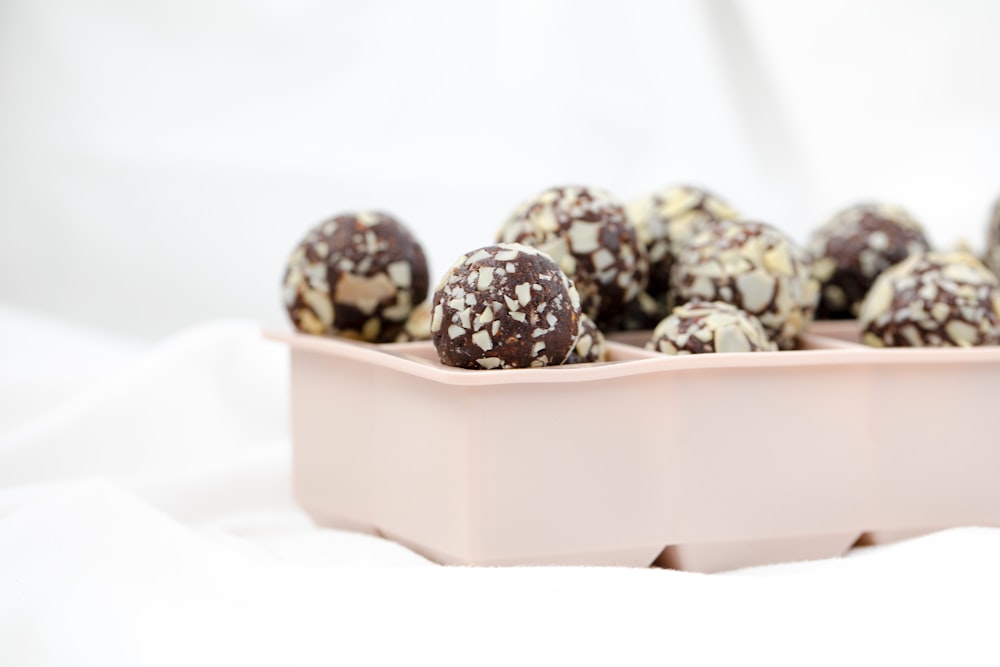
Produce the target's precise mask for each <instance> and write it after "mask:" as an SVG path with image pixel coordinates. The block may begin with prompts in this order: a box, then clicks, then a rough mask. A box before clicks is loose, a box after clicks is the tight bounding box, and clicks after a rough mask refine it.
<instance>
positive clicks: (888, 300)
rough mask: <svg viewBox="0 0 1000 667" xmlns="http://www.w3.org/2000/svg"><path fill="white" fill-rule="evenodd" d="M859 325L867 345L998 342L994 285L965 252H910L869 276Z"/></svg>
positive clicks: (999, 303)
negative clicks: (871, 278)
mask: <svg viewBox="0 0 1000 667" xmlns="http://www.w3.org/2000/svg"><path fill="white" fill-rule="evenodd" d="M859 324H860V326H861V331H862V339H863V340H864V342H865V343H866V344H868V345H871V346H873V347H894V346H904V347H970V346H972V345H998V344H1000V287H998V281H997V278H996V276H994V275H993V273H991V272H990V270H989V269H987V268H986V267H985V266H984V265H983V264H982V262H980V261H979V260H978V259H976V258H975V257H974V256H973V255H971V254H969V253H966V252H930V253H927V254H924V255H913V256H911V257H909V258H907V259H905V260H903V261H902V262H901V263H899V264H896V265H895V266H893V267H890V268H889V269H887V270H886V271H884V272H882V275H880V276H879V277H878V278H877V279H876V280H875V284H874V285H873V286H872V288H871V290H870V291H869V292H868V296H866V297H865V300H864V301H863V302H862V304H861V314H860V317H859Z"/></svg>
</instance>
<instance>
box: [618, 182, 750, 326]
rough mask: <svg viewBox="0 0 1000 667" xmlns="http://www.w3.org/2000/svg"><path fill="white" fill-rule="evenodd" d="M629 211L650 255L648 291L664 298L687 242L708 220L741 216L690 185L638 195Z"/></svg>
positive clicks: (721, 202)
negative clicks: (673, 269) (671, 273)
mask: <svg viewBox="0 0 1000 667" xmlns="http://www.w3.org/2000/svg"><path fill="white" fill-rule="evenodd" d="M628 214H629V217H630V218H631V220H632V223H633V224H634V225H635V228H636V233H637V234H638V236H639V241H640V242H641V243H642V244H643V246H645V248H646V252H647V254H648V256H649V287H648V288H647V291H648V292H649V294H650V295H651V296H652V297H654V298H656V299H658V300H660V301H661V302H662V301H663V299H662V298H661V297H662V295H664V294H666V293H667V292H668V291H669V290H670V268H671V266H672V265H673V263H674V258H675V257H676V256H677V254H678V253H679V252H680V249H681V247H682V246H683V245H684V242H685V241H687V239H689V238H691V237H692V236H693V235H694V234H695V233H696V232H698V231H701V229H702V228H703V227H704V226H705V225H707V224H711V223H714V222H718V221H719V220H736V219H737V218H738V214H737V213H736V211H735V210H734V209H733V208H732V207H731V206H730V205H729V204H727V203H726V202H725V201H723V200H722V199H720V198H719V197H717V196H715V195H714V194H712V193H711V192H708V191H707V190H703V189H701V188H696V187H692V186H690V185H672V186H670V187H666V188H663V189H661V190H657V191H656V192H654V193H653V194H651V195H648V196H646V197H642V198H640V199H637V200H635V201H633V202H632V203H631V204H629V207H628ZM666 313H669V310H667V311H666V312H665V313H664V314H666Z"/></svg>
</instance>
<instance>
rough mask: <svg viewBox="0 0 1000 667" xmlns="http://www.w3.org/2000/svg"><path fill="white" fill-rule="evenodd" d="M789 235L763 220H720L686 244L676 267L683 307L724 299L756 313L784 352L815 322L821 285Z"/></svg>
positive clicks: (676, 287)
mask: <svg viewBox="0 0 1000 667" xmlns="http://www.w3.org/2000/svg"><path fill="white" fill-rule="evenodd" d="M809 270H810V264H809V261H808V259H807V257H806V255H805V253H804V251H802V250H801V249H799V247H798V246H796V245H795V244H794V243H793V242H792V241H791V240H790V239H789V238H788V237H787V236H785V235H784V234H783V233H782V232H780V231H778V230H777V229H775V228H774V227H772V226H770V225H766V224H764V223H760V222H734V221H731V220H721V221H719V222H717V223H716V224H714V225H711V226H709V227H706V228H705V229H703V230H702V231H701V232H699V233H698V234H695V235H694V236H693V237H692V238H691V239H689V240H688V242H687V243H686V244H684V247H683V249H682V250H681V252H680V255H678V257H677V262H676V263H675V264H674V268H673V276H672V277H673V283H674V287H675V296H676V299H677V301H678V302H679V303H683V302H686V301H692V300H694V299H700V300H702V301H723V302H725V303H731V304H733V305H734V306H736V307H737V308H741V309H743V310H745V311H746V312H748V313H750V314H752V315H755V316H756V317H757V319H759V320H760V322H761V324H763V325H764V329H765V330H766V331H767V333H768V336H769V337H770V338H771V339H772V340H773V341H774V342H775V343H777V344H778V346H779V347H780V348H782V349H790V348H792V347H794V346H795V338H796V337H797V336H798V335H799V334H800V333H802V331H803V330H804V329H805V328H806V327H807V326H808V325H809V323H810V322H811V321H812V317H813V313H814V312H815V309H816V302H817V300H818V299H819V285H818V283H817V282H816V280H815V279H813V278H812V276H811V275H810V272H809Z"/></svg>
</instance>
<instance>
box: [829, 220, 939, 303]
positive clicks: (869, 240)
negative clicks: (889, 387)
mask: <svg viewBox="0 0 1000 667" xmlns="http://www.w3.org/2000/svg"><path fill="white" fill-rule="evenodd" d="M928 250H930V244H928V243H927V238H926V237H925V236H924V230H923V227H921V226H920V223H918V222H917V221H916V220H914V219H913V218H912V217H911V216H910V214H909V213H907V212H906V211H905V210H903V209H902V208H900V207H898V206H890V205H887V204H859V205H857V206H852V207H850V208H847V209H844V210H843V211H840V212H839V213H837V214H836V215H835V216H833V218H831V219H830V220H829V221H828V222H827V223H826V224H825V225H823V226H822V227H821V228H820V229H819V230H817V231H816V233H815V234H814V235H813V237H812V239H811V241H810V243H809V252H810V254H811V255H812V257H813V275H814V276H815V277H816V279H817V280H819V282H820V303H819V307H818V308H817V317H819V318H821V319H844V318H852V317H857V315H858V309H859V308H860V307H861V301H862V299H864V298H865V294H867V293H868V290H869V289H871V286H872V283H874V282H875V278H877V277H878V274H880V273H882V271H885V270H886V269H887V268H889V267H890V266H892V265H893V264H897V263H899V262H901V261H903V260H904V259H906V258H907V257H909V256H910V255H914V254H916V253H921V252H927V251H928Z"/></svg>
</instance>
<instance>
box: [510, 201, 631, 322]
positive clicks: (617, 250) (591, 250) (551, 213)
mask: <svg viewBox="0 0 1000 667" xmlns="http://www.w3.org/2000/svg"><path fill="white" fill-rule="evenodd" d="M497 238H498V240H499V241H501V242H503V243H523V244H525V245H530V246H534V247H536V248H538V249H539V250H542V251H543V252H545V253H547V254H548V255H550V256H551V257H552V258H553V259H554V260H556V262H557V263H558V264H559V266H560V267H561V268H562V270H563V271H564V272H565V273H566V275H567V276H569V278H570V279H571V280H572V281H573V283H574V284H575V285H576V287H577V289H578V290H579V291H580V299H581V301H582V303H583V309H584V312H586V313H587V314H588V315H589V316H590V317H591V318H592V319H593V320H594V321H595V322H596V323H597V324H598V325H599V326H605V324H606V323H609V322H612V321H613V320H615V319H616V318H618V317H620V316H621V314H622V312H623V311H624V310H625V308H626V304H627V303H628V302H630V301H632V300H633V299H635V298H636V296H637V295H638V294H639V292H640V291H642V290H643V288H645V286H646V280H647V275H648V271H649V268H648V262H647V260H646V253H645V249H644V248H642V247H641V246H640V245H639V242H638V239H637V238H636V231H635V228H634V227H633V226H632V224H631V223H630V222H629V220H628V218H627V217H626V215H625V209H624V208H623V207H622V205H621V204H620V203H619V202H618V201H617V200H616V199H614V198H613V197H612V196H611V195H609V194H608V193H607V192H604V191H603V190H597V189H593V188H585V187H560V188H551V189H549V190H546V191H545V192H543V193H541V194H540V195H538V196H537V197H534V198H533V199H530V200H528V201H527V202H524V203H523V204H522V205H521V206H520V207H519V208H518V209H517V210H516V211H515V212H514V213H513V214H512V215H511V217H510V218H509V219H508V220H507V222H506V223H504V225H503V226H502V227H501V229H500V232H499V233H498V235H497Z"/></svg>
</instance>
